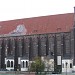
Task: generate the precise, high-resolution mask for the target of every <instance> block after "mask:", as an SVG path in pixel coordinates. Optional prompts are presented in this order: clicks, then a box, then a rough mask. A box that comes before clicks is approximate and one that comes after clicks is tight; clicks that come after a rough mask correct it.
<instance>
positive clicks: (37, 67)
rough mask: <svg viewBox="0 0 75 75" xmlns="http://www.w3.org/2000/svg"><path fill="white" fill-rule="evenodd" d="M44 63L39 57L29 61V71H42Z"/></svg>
mask: <svg viewBox="0 0 75 75" xmlns="http://www.w3.org/2000/svg"><path fill="white" fill-rule="evenodd" d="M44 68H45V65H44V63H43V62H42V61H41V58H40V57H37V58H35V59H34V62H32V63H31V67H30V71H36V72H41V71H44Z"/></svg>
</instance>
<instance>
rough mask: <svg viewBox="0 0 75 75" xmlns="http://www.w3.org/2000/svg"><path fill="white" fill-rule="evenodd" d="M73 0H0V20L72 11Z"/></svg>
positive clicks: (74, 4)
mask: <svg viewBox="0 0 75 75" xmlns="http://www.w3.org/2000/svg"><path fill="white" fill-rule="evenodd" d="M74 6H75V0H0V21H5V20H13V19H21V18H30V17H38V16H46V15H55V14H64V13H73V12H74Z"/></svg>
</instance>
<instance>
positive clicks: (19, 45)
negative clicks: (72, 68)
mask: <svg viewBox="0 0 75 75" xmlns="http://www.w3.org/2000/svg"><path fill="white" fill-rule="evenodd" d="M55 36H56V37H55ZM72 37H73V34H72V33H71V32H65V33H64V32H63V33H48V34H38V35H21V36H12V35H11V36H9V35H8V36H4V37H0V60H1V61H0V68H5V67H1V65H3V64H4V62H5V60H4V59H5V58H7V57H11V58H14V59H16V61H14V62H17V63H16V66H17V68H18V65H17V64H18V57H21V58H22V57H23V58H25V59H28V60H34V58H35V57H37V56H48V57H49V58H54V49H55V48H54V47H55V45H56V49H55V50H57V55H61V56H62V59H72V58H73V55H72V53H73V49H72V44H73V41H72V40H73V38H72ZM55 39H56V43H55Z"/></svg>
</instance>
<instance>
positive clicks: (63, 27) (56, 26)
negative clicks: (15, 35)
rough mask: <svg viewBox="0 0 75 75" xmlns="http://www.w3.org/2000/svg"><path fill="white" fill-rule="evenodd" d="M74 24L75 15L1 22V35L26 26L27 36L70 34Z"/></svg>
mask: <svg viewBox="0 0 75 75" xmlns="http://www.w3.org/2000/svg"><path fill="white" fill-rule="evenodd" d="M73 23H74V14H73V13H68V14H59V15H51V16H42V17H34V18H27V19H17V20H10V21H2V22H0V34H8V33H10V32H12V31H13V30H15V29H16V27H17V26H18V25H24V26H25V28H26V30H27V32H26V34H27V35H29V34H42V33H55V32H68V31H70V30H71V29H72V28H73V25H74V24H73Z"/></svg>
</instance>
